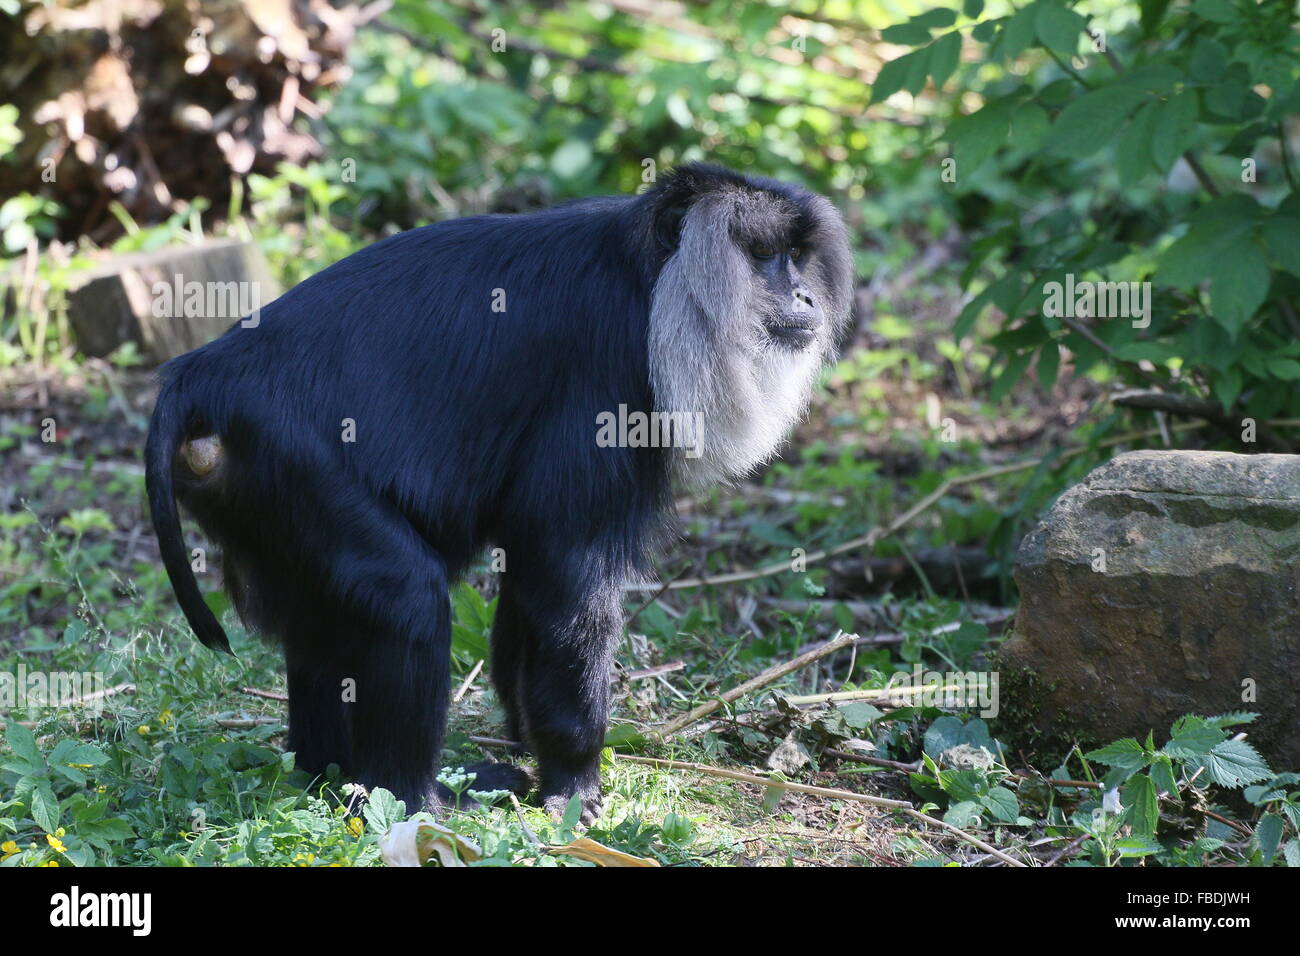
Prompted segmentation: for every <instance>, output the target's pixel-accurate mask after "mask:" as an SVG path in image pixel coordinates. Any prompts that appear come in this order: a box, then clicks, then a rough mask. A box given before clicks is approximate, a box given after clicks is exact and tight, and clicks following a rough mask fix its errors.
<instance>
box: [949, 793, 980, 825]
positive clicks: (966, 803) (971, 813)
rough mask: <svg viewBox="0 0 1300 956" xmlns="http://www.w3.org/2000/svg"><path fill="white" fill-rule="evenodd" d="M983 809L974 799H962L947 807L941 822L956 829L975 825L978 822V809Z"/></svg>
mask: <svg viewBox="0 0 1300 956" xmlns="http://www.w3.org/2000/svg"><path fill="white" fill-rule="evenodd" d="M983 809H984V808H983V807H982V806H981V805H980V804H978V803H976V802H975V801H974V800H963V801H962V802H961V803H954V804H953V805H952V806H951V807H949V808H948V812H947V813H945V814H944V815H943V822H944V823H947V824H949V825H950V826H954V827H957V828H958V829H965V828H967V827H971V826H975V825H976V824H977V823H979V819H980V811H981V810H983Z"/></svg>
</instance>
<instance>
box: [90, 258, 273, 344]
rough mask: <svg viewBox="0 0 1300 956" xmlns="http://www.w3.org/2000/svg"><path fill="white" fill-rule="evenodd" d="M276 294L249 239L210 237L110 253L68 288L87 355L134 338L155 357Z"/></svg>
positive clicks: (211, 334)
mask: <svg viewBox="0 0 1300 956" xmlns="http://www.w3.org/2000/svg"><path fill="white" fill-rule="evenodd" d="M278 294H279V289H278V287H277V285H276V282H275V280H274V279H273V278H272V276H271V272H270V268H269V267H268V266H267V263H266V260H265V258H263V256H262V252H261V250H260V249H259V248H258V247H257V246H256V245H254V244H253V243H246V242H240V241H237V240H228V241H214V242H210V243H205V244H204V245H201V246H173V247H168V248H166V249H159V250H154V251H152V252H137V253H130V254H127V255H124V256H117V257H115V258H113V259H111V260H109V261H107V262H106V263H105V264H104V265H103V266H101V267H100V268H98V269H96V270H95V271H94V272H92V273H91V274H90V278H89V280H88V281H86V283H85V284H84V285H81V286H79V287H78V288H77V289H75V290H73V291H71V292H69V293H68V319H69V321H70V322H71V324H72V328H73V331H74V333H75V334H76V338H77V344H78V346H79V347H80V348H81V350H82V351H84V352H85V353H86V354H87V355H94V356H105V355H108V354H109V353H110V352H112V351H113V350H114V349H116V348H117V347H118V346H120V345H122V344H123V343H125V342H135V343H136V344H137V345H138V346H139V348H140V351H141V353H142V354H143V355H144V356H145V357H146V358H147V359H149V360H150V361H152V362H155V363H161V362H165V361H166V360H167V359H169V358H174V357H175V356H177V355H180V354H182V353H184V352H188V351H190V350H191V349H194V348H198V347H199V346H200V345H202V344H203V343H205V342H209V341H211V340H212V339H214V338H216V337H217V336H218V335H220V334H221V333H223V332H225V331H226V330H227V329H228V328H230V327H231V326H232V325H234V324H235V323H236V322H238V321H240V320H241V319H243V318H245V317H246V316H247V315H248V314H249V313H250V312H252V311H254V310H255V309H258V308H261V307H262V306H265V305H267V304H268V303H269V302H270V301H271V300H272V299H274V298H275V297H276V296H277V295H278Z"/></svg>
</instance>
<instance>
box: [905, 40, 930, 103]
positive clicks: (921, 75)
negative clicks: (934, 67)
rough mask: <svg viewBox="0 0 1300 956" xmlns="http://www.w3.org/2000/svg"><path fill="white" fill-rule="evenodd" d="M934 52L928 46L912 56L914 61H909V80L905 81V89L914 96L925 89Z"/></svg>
mask: <svg viewBox="0 0 1300 956" xmlns="http://www.w3.org/2000/svg"><path fill="white" fill-rule="evenodd" d="M933 52H934V51H933V48H932V47H928V46H927V47H922V48H921V49H919V50H916V51H915V52H913V53H912V54H911V57H912V59H911V60H909V61H908V69H907V79H905V80H904V81H903V89H905V90H907V92H909V93H911V94H912V95H913V96H916V94H917V93H920V92H921V91H922V90H923V89H925V80H926V77H928V76H929V75H930V55H931V54H932V53H933Z"/></svg>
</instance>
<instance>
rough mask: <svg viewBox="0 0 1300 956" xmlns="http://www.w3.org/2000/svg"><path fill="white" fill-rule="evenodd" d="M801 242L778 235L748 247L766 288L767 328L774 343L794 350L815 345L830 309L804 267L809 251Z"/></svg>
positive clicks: (764, 317) (763, 304)
mask: <svg viewBox="0 0 1300 956" xmlns="http://www.w3.org/2000/svg"><path fill="white" fill-rule="evenodd" d="M798 242H799V240H798V239H794V240H792V239H790V238H789V237H787V236H785V235H778V236H776V237H774V238H760V239H757V240H755V241H753V242H752V243H750V244H749V248H748V253H749V256H750V259H751V260H752V262H753V266H754V271H755V273H756V274H757V277H758V282H759V283H761V284H762V286H763V288H764V294H762V295H761V296H760V297H759V301H760V303H761V305H760V315H759V316H758V318H759V321H760V322H761V323H762V326H763V332H764V333H765V334H766V336H767V338H768V340H769V341H770V342H771V343H772V344H773V345H775V346H776V347H778V348H782V349H788V350H789V351H792V352H802V351H804V350H806V349H809V348H811V347H812V346H813V345H814V344H815V343H817V342H818V341H819V340H820V339H821V337H822V332H823V330H824V329H825V326H826V313H825V312H824V311H823V310H822V307H821V303H820V302H818V301H817V298H818V297H817V296H816V295H815V294H814V292H813V289H812V286H811V285H810V284H809V283H808V282H807V281H806V280H805V279H804V275H803V272H802V270H801V266H803V265H806V264H807V261H808V251H807V250H806V249H805V248H804V247H803V246H801V245H799V244H798Z"/></svg>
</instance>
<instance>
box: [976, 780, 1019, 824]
mask: <svg viewBox="0 0 1300 956" xmlns="http://www.w3.org/2000/svg"><path fill="white" fill-rule="evenodd" d="M980 802H981V803H983V804H984V806H985V807H987V808H988V811H989V813H991V814H993V816H994V817H995V818H996V819H998V820H1001V821H1002V822H1003V823H1015V822H1016V819H1017V818H1018V817H1019V816H1020V802H1019V801H1018V800H1017V799H1016V795H1015V794H1014V793H1012V792H1011V791H1010V790H1008V789H1007V788H1006V787H994V788H993V789H992V790H990V791H989V792H988V793H987V794H985V795H984V796H983V797H982V798H981V800H980Z"/></svg>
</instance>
